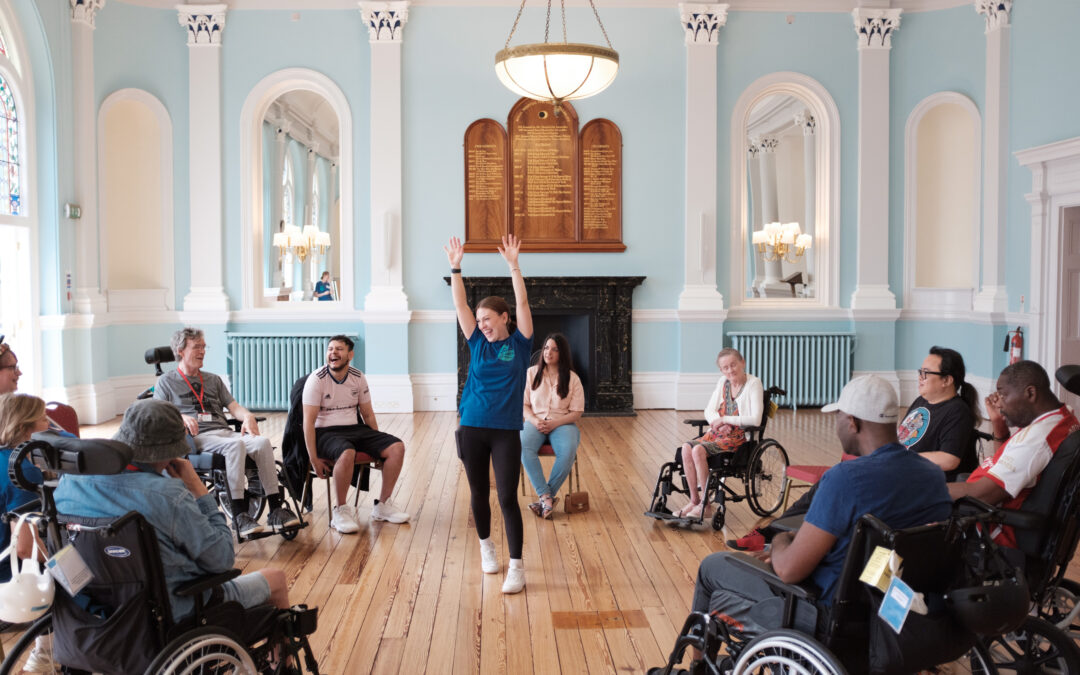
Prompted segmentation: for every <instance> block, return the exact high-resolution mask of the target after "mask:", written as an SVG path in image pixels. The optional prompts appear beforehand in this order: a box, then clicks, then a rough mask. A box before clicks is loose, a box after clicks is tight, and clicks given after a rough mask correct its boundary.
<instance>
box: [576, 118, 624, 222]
mask: <svg viewBox="0 0 1080 675" xmlns="http://www.w3.org/2000/svg"><path fill="white" fill-rule="evenodd" d="M581 240H582V241H588V242H593V241H595V242H621V241H622V132H620V131H619V127H617V126H615V123H614V122H612V121H611V120H605V119H598V120H592V121H591V122H589V123H588V124H586V125H585V127H584V128H583V129H582V130H581Z"/></svg>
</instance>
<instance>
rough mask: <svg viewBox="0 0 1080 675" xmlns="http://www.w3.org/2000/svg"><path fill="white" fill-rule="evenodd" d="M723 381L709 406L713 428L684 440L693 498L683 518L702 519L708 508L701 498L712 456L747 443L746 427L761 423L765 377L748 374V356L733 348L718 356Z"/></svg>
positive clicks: (681, 514) (707, 415) (707, 411)
mask: <svg viewBox="0 0 1080 675" xmlns="http://www.w3.org/2000/svg"><path fill="white" fill-rule="evenodd" d="M716 365H717V367H718V368H720V373H721V375H720V380H719V381H718V382H717V383H716V389H715V390H713V393H712V396H711V397H710V398H709V404H708V405H707V406H705V419H706V420H708V421H709V430H708V431H707V432H705V435H704V436H702V437H701V438H699V439H697V441H696V442H690V443H683V447H682V463H683V471H684V472H685V473H686V482H687V483H688V484H689V487H690V501H689V502H688V503H687V504H686V506H684V507H683V508H682V509H680V510H679V512H678V514H677V515H678V516H679V517H681V518H700V517H702V511H703V510H704V509H706V508H708V507H707V505H706V504H703V503H702V501H701V497H702V492H704V487H705V486H704V485H699V484H698V483H699V482H700V483H705V481H706V480H708V477H709V457H711V456H712V455H716V454H719V453H721V452H734V451H735V450H736V449H738V447H739V446H740V445H742V444H743V443H745V442H746V432H745V431H743V429H744V428H746V427H756V426H758V425H759V424H761V413H762V410H763V408H764V399H765V390H764V388H763V387H762V386H761V380H759V379H758V378H757V377H754V376H753V375H748V374H747V373H746V359H744V358H743V356H742V354H740V353H739V351H738V350H737V349H732V348H730V347H728V348H726V349H722V350H720V353H719V354H717V355H716Z"/></svg>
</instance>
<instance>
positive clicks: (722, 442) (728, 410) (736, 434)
mask: <svg viewBox="0 0 1080 675" xmlns="http://www.w3.org/2000/svg"><path fill="white" fill-rule="evenodd" d="M716 412H717V413H719V414H720V415H721V416H724V415H738V414H739V404H738V403H736V402H735V397H734V396H733V395H732V393H731V381H730V380H729V381H727V382H724V400H723V401H721V403H720V407H719V408H718V409H717V411H716ZM729 426H730V427H731V429H730V430H729V431H727V432H725V433H718V432H716V431H714V430H713V429H711V428H710V429H709V430H708V431H706V432H705V435H704V436H702V437H701V444H702V445H703V446H705V451H706V452H708V453H709V454H710V455H716V454H719V453H721V452H734V451H735V450H736V449H738V447H739V446H740V445H742V444H743V443H745V442H746V433H745V432H744V431H743V430H742V429H740V428H739V427H737V426H734V425H729Z"/></svg>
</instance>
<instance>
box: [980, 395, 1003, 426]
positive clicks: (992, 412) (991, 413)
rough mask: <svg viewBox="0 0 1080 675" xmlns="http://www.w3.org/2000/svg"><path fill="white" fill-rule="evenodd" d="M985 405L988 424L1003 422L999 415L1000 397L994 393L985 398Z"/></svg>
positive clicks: (1001, 416)
mask: <svg viewBox="0 0 1080 675" xmlns="http://www.w3.org/2000/svg"><path fill="white" fill-rule="evenodd" d="M984 403H985V404H986V416H987V417H988V418H989V419H990V422H991V423H993V422H997V421H998V420H1003V415H1002V414H1001V396H1000V395H999V394H998V393H997V392H996V391H995V392H994V393H992V394H990V395H989V396H987V397H986V400H985V401H984Z"/></svg>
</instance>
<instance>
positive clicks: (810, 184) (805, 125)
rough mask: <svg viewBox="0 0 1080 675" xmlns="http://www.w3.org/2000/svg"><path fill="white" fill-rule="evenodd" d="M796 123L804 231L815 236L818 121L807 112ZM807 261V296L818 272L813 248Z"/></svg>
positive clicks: (812, 290) (807, 253)
mask: <svg viewBox="0 0 1080 675" xmlns="http://www.w3.org/2000/svg"><path fill="white" fill-rule="evenodd" d="M795 123H796V124H798V125H799V126H801V127H802V130H803V181H805V184H806V191H805V193H804V196H803V207H804V208H803V223H802V231H803V232H805V233H806V234H809V235H810V236H811V237H812V236H814V220H815V219H816V218H817V175H816V171H815V167H816V166H817V143H816V140H817V139H816V138H815V137H814V129H815V128H817V120H815V119H814V116H813V115H811V114H810V111H809V110H807V111H806V112H804V113H803V114H801V115H796V116H795ZM803 257H804V258H805V259H806V279H805V281H806V294H807V295H809V296H813V295H814V278H815V277H816V276H817V270H816V269H814V249H813V247H811V248H810V249H809V250H807V251H806V253H804V254H803Z"/></svg>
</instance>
